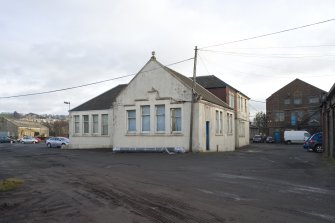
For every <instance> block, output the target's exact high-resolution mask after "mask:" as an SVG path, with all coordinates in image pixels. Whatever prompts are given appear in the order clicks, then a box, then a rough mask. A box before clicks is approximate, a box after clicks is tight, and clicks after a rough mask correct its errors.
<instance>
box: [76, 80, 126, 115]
mask: <svg viewBox="0 0 335 223" xmlns="http://www.w3.org/2000/svg"><path fill="white" fill-rule="evenodd" d="M126 86H127V84H120V85H118V86H116V87H114V88H112V89H110V90H109V91H106V92H105V93H102V94H101V95H99V96H97V97H95V98H93V99H91V100H89V101H87V102H85V103H84V104H81V105H79V106H78V107H76V108H74V109H72V110H71V111H89V110H105V109H109V108H111V107H112V105H113V102H115V99H116V97H117V96H118V95H119V93H120V92H121V91H122V90H123V89H124V88H125V87H126Z"/></svg>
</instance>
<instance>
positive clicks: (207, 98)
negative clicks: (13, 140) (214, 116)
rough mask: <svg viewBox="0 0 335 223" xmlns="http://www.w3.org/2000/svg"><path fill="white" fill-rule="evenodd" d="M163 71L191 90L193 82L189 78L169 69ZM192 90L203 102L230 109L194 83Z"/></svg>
mask: <svg viewBox="0 0 335 223" xmlns="http://www.w3.org/2000/svg"><path fill="white" fill-rule="evenodd" d="M165 69H166V70H167V71H168V72H169V73H170V74H172V75H173V76H175V77H176V78H177V79H178V80H180V81H181V82H182V83H184V84H185V85H186V86H187V87H189V88H192V86H193V80H192V79H191V78H188V77H185V76H184V75H182V74H180V73H178V72H176V71H174V70H172V69H171V68H168V67H165ZM194 90H195V92H196V93H197V94H198V95H199V96H201V97H202V99H203V100H205V101H208V102H211V103H214V104H217V105H220V106H223V107H225V108H230V109H231V107H229V105H228V104H227V103H225V102H224V101H222V100H221V99H219V98H218V97H216V96H215V95H214V94H212V93H211V92H209V91H208V90H206V89H205V88H204V87H202V86H201V85H200V84H198V83H196V85H195V89H194Z"/></svg>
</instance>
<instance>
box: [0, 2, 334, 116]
mask: <svg viewBox="0 0 335 223" xmlns="http://www.w3.org/2000/svg"><path fill="white" fill-rule="evenodd" d="M334 10H335V1H333V0H273V1H268V0H253V1H246V0H235V1H228V0H206V1H201V0H192V1H188V0H185V1H181V0H141V1H136V0H122V1H121V0H120V1H117V0H115V1H113V0H95V1H88V0H57V1H51V0H29V1H24V0H11V1H8V0H0V89H1V90H0V112H14V111H17V112H19V113H30V112H33V113H37V114H68V113H67V112H68V105H67V104H64V101H67V102H70V106H71V108H74V107H76V106H78V105H80V104H82V103H84V102H85V101H87V100H89V99H91V98H93V97H95V96H97V95H99V94H101V93H103V92H105V91H107V90H109V89H111V88H113V87H115V86H117V85H118V84H123V83H128V82H129V81H130V80H131V78H132V76H129V77H126V78H120V79H116V80H110V79H113V78H117V77H120V76H125V75H130V74H135V73H137V72H138V71H139V70H140V69H141V68H142V67H143V66H144V64H145V63H146V62H147V61H148V60H149V59H150V57H151V52H152V51H155V52H156V58H157V60H158V61H159V62H161V63H162V64H164V65H168V64H171V63H174V62H179V61H182V60H185V59H188V58H191V57H193V56H194V48H195V46H198V48H200V49H201V50H199V54H198V63H197V75H198V76H203V75H215V76H217V77H218V78H220V79H222V80H223V81H225V82H226V83H228V84H229V85H231V86H233V87H234V88H236V89H238V90H239V91H241V92H242V93H244V94H245V95H247V96H248V97H250V99H251V100H250V113H251V117H250V118H251V119H252V117H253V115H254V114H255V113H256V112H260V111H265V103H264V102H265V100H266V98H268V97H269V96H271V94H273V93H274V92H276V91H277V90H279V89H280V88H282V87H283V86H285V85H286V84H288V83H290V82H291V81H293V80H294V79H296V78H299V79H301V80H303V81H305V82H307V83H309V84H312V85H314V86H316V87H318V88H320V89H322V90H325V91H329V89H330V88H331V87H332V85H333V84H334V83H335V63H334V59H335V21H334V20H333V21H331V22H327V23H322V24H319V25H315V26H310V27H306V28H303V29H297V30H294V31H290V32H284V33H280V34H276V35H271V36H266V37H263V38H257V39H253V40H249V41H243V42H238V43H231V44H225V45H219V44H223V43H226V42H231V41H236V40H240V39H245V38H249V37H253V36H258V35H262V34H267V33H273V32H277V31H281V30H285V29H290V28H294V27H299V26H303V25H307V24H312V23H316V22H320V21H324V20H329V19H335V14H334ZM212 45H218V46H214V47H207V46H212ZM170 68H172V69H174V70H176V71H178V72H180V73H181V74H183V75H185V76H188V77H191V76H192V75H193V61H192V60H189V61H186V62H183V63H179V64H176V65H172V66H170ZM103 80H110V81H106V82H103V83H100V84H96V85H90V86H87V87H82V88H75V89H72V90H67V91H58V92H54V93H50V94H39V95H34V96H25V97H12V98H5V97H10V96H17V95H24V94H33V93H40V92H46V91H53V90H58V89H64V88H71V87H74V86H79V85H85V84H89V83H93V82H98V81H103Z"/></svg>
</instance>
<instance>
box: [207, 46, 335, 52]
mask: <svg viewBox="0 0 335 223" xmlns="http://www.w3.org/2000/svg"><path fill="white" fill-rule="evenodd" d="M334 46H335V44H325V45H303V46H268V47H232V48H224V49H226V50H228V49H229V50H263V49H292V48H316V47H334ZM202 51H208V50H202Z"/></svg>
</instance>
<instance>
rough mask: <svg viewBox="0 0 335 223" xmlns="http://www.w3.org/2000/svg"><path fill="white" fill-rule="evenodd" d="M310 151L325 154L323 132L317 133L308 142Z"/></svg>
mask: <svg viewBox="0 0 335 223" xmlns="http://www.w3.org/2000/svg"><path fill="white" fill-rule="evenodd" d="M308 146H309V149H311V150H313V151H314V152H318V153H320V152H323V147H322V132H318V133H315V134H314V135H312V136H311V138H310V139H309V141H308Z"/></svg>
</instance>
